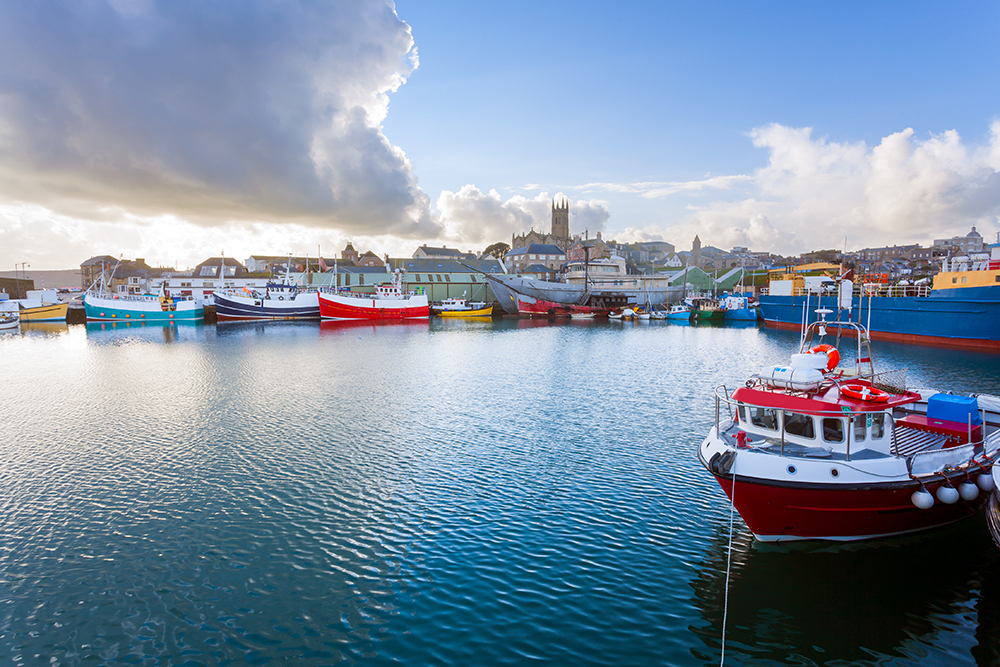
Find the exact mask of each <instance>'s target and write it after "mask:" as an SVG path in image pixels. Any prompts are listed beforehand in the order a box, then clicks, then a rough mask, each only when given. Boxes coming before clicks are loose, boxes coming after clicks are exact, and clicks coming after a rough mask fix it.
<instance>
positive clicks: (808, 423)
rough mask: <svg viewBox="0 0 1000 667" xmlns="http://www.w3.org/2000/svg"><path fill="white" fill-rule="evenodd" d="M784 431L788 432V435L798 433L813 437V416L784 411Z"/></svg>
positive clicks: (814, 433)
mask: <svg viewBox="0 0 1000 667" xmlns="http://www.w3.org/2000/svg"><path fill="white" fill-rule="evenodd" d="M785 433H788V434H789V435H799V436H802V437H803V438H815V437H816V431H815V430H814V429H813V418H812V417H810V416H809V415H800V414H797V413H795V412H786V413H785Z"/></svg>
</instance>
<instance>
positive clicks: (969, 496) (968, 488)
mask: <svg viewBox="0 0 1000 667" xmlns="http://www.w3.org/2000/svg"><path fill="white" fill-rule="evenodd" d="M958 495H960V496H962V500H975V499H976V498H978V497H979V487H978V486H976V485H975V484H973V483H972V482H962V483H961V484H959V485H958Z"/></svg>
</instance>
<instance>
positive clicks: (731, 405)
mask: <svg viewBox="0 0 1000 667" xmlns="http://www.w3.org/2000/svg"><path fill="white" fill-rule="evenodd" d="M722 404H726V405H727V407H728V410H729V414H730V421H731V422H732V424H730V425H729V426H726V429H729V428H732V426H734V425H736V424H737V423H738V419H737V417H736V416H735V415H736V414H738V413H739V405H740V402H739V401H737V400H735V399H733V397H732V396H730V395H729V390H728V389H727V388H726V386H725V385H719V386H717V387H716V388H715V435H716V437H719V438H721V437H722V431H723V430H724V429H723V428H722V423H721V411H722ZM743 405H745V406H746V407H748V408H752V407H756V406H753V405H751V404H749V403H744V404H743ZM768 409H770V410H774V411H776V412H788V410H785V409H783V408H777V407H770V406H768ZM734 410H735V412H734ZM808 414H809V415H810V416H812V417H819V418H823V417H836V418H844V417H846V418H847V428H846V430H845V432H844V446H845V451H844V455H845V458H846V459H847V460H848V461H850V460H851V440H852V433H853V427H854V419H855V418H867V415H868V414H869V413H867V412H857V413H856V412H853V411H852V410H851V409H850V408H849V407H848V406H842V407H840V408H838V409H836V410H809V411H808ZM777 421H778V423H777V425H776V426H777V432H778V439H779V443H778V444H779V445H780V449H779V451H778V454H779V456H785V445H786V444H793V443H788V441H787V440H786V438H785V433H786V432H785V420H784V418H779V419H778V420H777ZM893 428H895V427H894V426H893ZM888 456H895V457H897V458H906V457H904V456H900V455H898V454H889V455H888Z"/></svg>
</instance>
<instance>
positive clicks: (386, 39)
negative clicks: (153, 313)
mask: <svg viewBox="0 0 1000 667" xmlns="http://www.w3.org/2000/svg"><path fill="white" fill-rule="evenodd" d="M393 10H395V13H393ZM997 35H1000V4H997V3H985V2H983V3H952V4H950V5H944V4H939V3H915V2H910V3H902V2H899V3H843V2H840V3H792V2H780V3H735V2H726V3H723V2H714V3H712V2H699V3H668V2H648V3H646V2H629V3H622V4H620V5H612V4H611V3H581V2H575V3H569V2H541V3H538V2H535V3H529V2H507V3H468V2H464V3H463V2H436V1H433V0H421V1H420V2H417V1H415V0H402V1H401V2H398V3H396V4H395V5H392V4H391V3H387V2H384V1H381V0H371V1H370V2H364V3H357V2H329V3H322V4H320V3H306V2H302V3H298V2H287V3H281V4H277V3H271V2H265V1H264V0H245V1H243V2H221V1H219V2H182V1H179V0H178V1H175V2H156V1H155V0H109V1H107V2H104V1H101V0H94V1H93V2H89V3H58V2H56V3H49V4H46V5H42V4H41V3H27V4H25V5H23V6H21V5H14V6H11V5H6V6H4V7H3V8H0V266H13V265H14V264H17V263H20V262H24V261H27V262H29V263H30V264H31V265H32V267H33V268H36V269H43V268H53V269H55V268H65V267H70V266H75V265H78V264H79V263H80V262H81V261H83V260H84V259H86V258H87V257H90V256H92V255H95V254H105V253H107V254H112V255H118V254H124V255H125V256H126V257H145V258H147V261H151V262H153V263H159V264H164V265H178V266H189V265H193V264H194V263H196V262H198V261H200V260H201V259H204V258H205V257H207V256H210V255H217V254H218V253H219V252H220V251H222V252H225V253H226V255H227V256H235V257H237V258H245V257H246V256H249V254H251V253H275V254H277V253H283V252H295V253H306V252H308V253H314V252H315V251H316V248H317V247H320V248H322V250H323V253H324V254H326V255H328V256H329V255H331V254H334V252H337V251H339V250H340V249H341V248H343V246H344V244H345V243H346V242H347V241H348V240H351V241H353V242H354V244H355V245H356V246H360V247H361V248H362V249H369V248H370V249H372V250H374V251H375V252H378V253H380V254H381V253H388V254H390V255H409V254H411V253H412V252H413V250H414V249H415V248H416V246H418V245H420V244H422V243H427V244H429V245H440V244H446V245H448V246H450V247H460V248H462V249H470V250H481V249H482V248H484V247H485V246H486V245H488V244H490V243H492V242H495V241H507V242H509V241H510V236H511V234H514V233H521V232H523V231H526V230H527V229H529V228H532V227H533V228H535V229H541V230H544V231H548V226H549V213H548V202H549V201H550V198H552V197H556V196H560V197H566V198H568V199H569V200H570V201H571V202H572V210H571V222H570V226H571V232H573V233H583V232H584V230H586V231H587V232H588V233H589V234H590V235H591V236H593V235H594V234H595V233H596V232H598V231H601V232H603V234H604V235H605V238H615V239H617V240H619V241H635V240H646V239H648V240H667V241H670V242H672V243H674V244H676V245H677V247H678V249H686V248H688V247H690V243H691V241H692V239H693V237H694V235H695V234H698V235H699V236H700V238H701V240H702V242H703V243H705V244H711V245H716V246H718V247H722V248H729V247H732V246H733V245H748V246H750V247H751V248H752V249H754V250H772V251H775V252H781V253H787V254H791V253H797V252H802V251H806V250H811V249H817V248H826V247H842V246H844V245H845V242H846V245H847V247H848V249H858V248H861V247H865V246H876V245H884V244H892V243H913V242H916V243H922V244H924V245H926V244H929V243H930V242H931V241H933V239H935V238H943V237H950V236H954V235H964V234H965V233H966V232H968V231H969V228H970V227H971V226H972V225H976V226H977V229H978V230H979V231H980V232H981V233H982V234H983V235H984V237H986V238H987V239H988V240H991V241H992V240H995V239H996V233H997V231H1000V224H998V215H1000V85H998V84H1000V81H998V78H1000V75H998V72H1000V67H998V65H1000V57H998V56H1000V46H998V41H1000V40H997V39H996V36H997Z"/></svg>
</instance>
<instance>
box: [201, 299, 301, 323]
mask: <svg viewBox="0 0 1000 667" xmlns="http://www.w3.org/2000/svg"><path fill="white" fill-rule="evenodd" d="M215 313H216V315H218V317H219V319H220V320H318V319H320V315H319V299H318V298H317V297H316V295H315V293H313V294H311V295H306V294H299V295H297V297H293V296H292V295H288V297H287V300H285V295H282V296H281V300H280V301H279V300H277V299H275V298H261V297H244V296H237V297H232V296H227V295H225V294H218V293H217V294H216V295H215Z"/></svg>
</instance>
